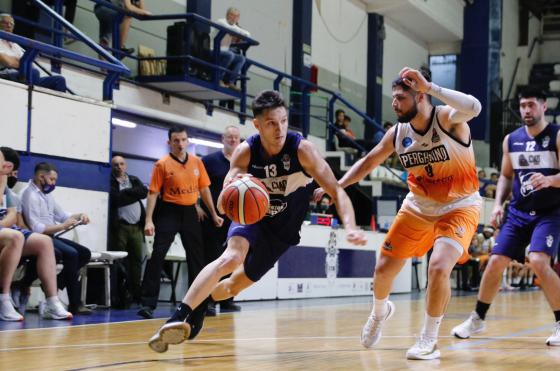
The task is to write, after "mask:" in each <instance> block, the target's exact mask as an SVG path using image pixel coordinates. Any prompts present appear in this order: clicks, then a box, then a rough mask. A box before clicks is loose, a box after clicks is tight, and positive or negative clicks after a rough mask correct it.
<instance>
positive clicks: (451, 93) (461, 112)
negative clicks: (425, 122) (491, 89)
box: [399, 67, 482, 125]
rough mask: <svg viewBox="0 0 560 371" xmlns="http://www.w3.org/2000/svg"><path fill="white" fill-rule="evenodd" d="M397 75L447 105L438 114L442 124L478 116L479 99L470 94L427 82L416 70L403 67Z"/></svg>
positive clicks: (456, 122) (415, 88)
mask: <svg viewBox="0 0 560 371" xmlns="http://www.w3.org/2000/svg"><path fill="white" fill-rule="evenodd" d="M399 75H400V77H402V78H403V79H404V82H405V84H407V85H408V86H410V87H411V88H412V89H413V90H416V91H419V92H421V93H425V94H430V95H431V96H432V97H435V98H437V99H439V100H440V101H442V102H443V103H445V104H446V105H447V106H448V107H444V108H443V111H442V113H443V115H442V116H438V117H439V118H440V119H442V121H444V122H442V124H444V125H445V124H446V123H452V124H459V123H464V122H467V121H470V120H471V119H473V118H474V117H476V116H478V114H479V113H480V111H481V109H482V105H481V104H480V101H479V100H478V99H476V98H475V97H473V96H472V95H469V94H465V93H461V92H460V91H456V90H452V89H447V88H442V87H441V86H438V85H437V84H435V83H433V82H428V81H427V80H426V79H425V78H424V76H422V74H421V73H420V72H419V71H417V70H414V69H411V68H409V67H405V68H403V69H402V70H401V72H400V74H399Z"/></svg>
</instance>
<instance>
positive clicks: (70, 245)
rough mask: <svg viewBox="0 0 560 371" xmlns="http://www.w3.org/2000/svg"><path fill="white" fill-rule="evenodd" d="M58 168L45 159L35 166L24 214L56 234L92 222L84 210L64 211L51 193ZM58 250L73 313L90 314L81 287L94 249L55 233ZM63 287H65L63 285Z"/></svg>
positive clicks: (30, 221) (24, 197)
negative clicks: (75, 212) (82, 271)
mask: <svg viewBox="0 0 560 371" xmlns="http://www.w3.org/2000/svg"><path fill="white" fill-rule="evenodd" d="M57 179H58V170H57V169H56V167H55V166H54V165H52V164H49V163H46V162H41V163H39V164H37V165H36V166H35V175H34V177H33V179H31V180H30V181H29V185H28V186H27V188H26V189H25V190H24V191H23V192H22V194H21V203H22V210H23V217H24V219H25V221H26V222H27V224H28V225H29V228H31V230H32V231H33V232H37V233H44V234H47V235H50V236H54V234H55V233H58V232H61V231H63V230H66V229H68V228H70V227H71V226H72V225H74V224H76V223H78V222H80V221H81V223H82V224H88V223H89V218H88V216H87V215H86V214H84V213H79V214H70V213H68V212H66V211H64V210H63V209H62V208H61V207H60V205H59V204H58V203H57V202H56V201H55V199H54V197H53V195H52V194H51V192H52V191H54V189H55V187H56V181H57ZM53 243H54V249H55V254H56V257H57V259H58V260H61V261H62V263H63V265H64V268H63V270H62V272H61V273H60V274H61V275H62V277H63V280H64V285H65V286H66V288H67V290H68V300H69V306H68V310H69V311H70V312H72V313H73V314H90V313H91V311H90V310H89V309H88V308H86V307H85V306H84V305H83V303H81V299H80V297H81V287H80V283H79V281H78V277H79V272H80V269H81V268H82V267H83V266H84V265H86V264H87V263H88V262H89V260H90V258H91V252H90V250H89V249H88V248H87V247H84V246H82V245H80V244H78V243H76V242H74V241H71V240H68V239H66V238H61V237H53ZM61 288H62V287H61Z"/></svg>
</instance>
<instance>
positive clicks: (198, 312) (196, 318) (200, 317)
mask: <svg viewBox="0 0 560 371" xmlns="http://www.w3.org/2000/svg"><path fill="white" fill-rule="evenodd" d="M207 309H208V306H206V305H199V306H198V308H196V309H195V311H194V312H192V313H191V315H190V316H189V317H188V318H187V323H188V324H189V325H190V327H191V331H190V334H189V340H192V339H194V338H195V337H196V336H197V335H198V333H199V332H200V330H202V325H203V324H204V316H205V314H206V310H207ZM214 315H216V314H215V313H214Z"/></svg>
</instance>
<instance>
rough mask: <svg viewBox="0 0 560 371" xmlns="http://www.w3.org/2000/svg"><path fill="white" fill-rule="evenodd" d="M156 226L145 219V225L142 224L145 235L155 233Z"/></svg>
mask: <svg viewBox="0 0 560 371" xmlns="http://www.w3.org/2000/svg"><path fill="white" fill-rule="evenodd" d="M155 230H156V227H155V226H154V223H153V222H148V221H146V225H145V226H144V234H145V235H146V236H153V235H154V234H155Z"/></svg>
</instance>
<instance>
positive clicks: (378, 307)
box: [373, 296, 389, 318]
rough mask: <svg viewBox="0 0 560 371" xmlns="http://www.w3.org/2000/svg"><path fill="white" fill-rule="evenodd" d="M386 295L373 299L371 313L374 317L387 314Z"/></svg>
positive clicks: (381, 316)
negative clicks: (383, 297)
mask: <svg viewBox="0 0 560 371" xmlns="http://www.w3.org/2000/svg"><path fill="white" fill-rule="evenodd" d="M388 299H389V297H388V296H387V297H386V298H385V299H375V300H374V302H373V314H374V316H375V318H383V317H385V314H387V310H388V308H387V300H388Z"/></svg>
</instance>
